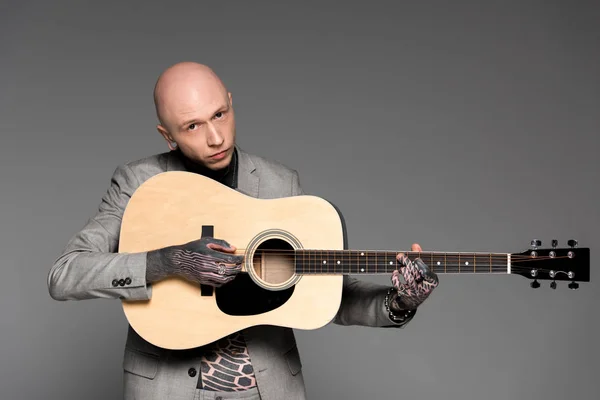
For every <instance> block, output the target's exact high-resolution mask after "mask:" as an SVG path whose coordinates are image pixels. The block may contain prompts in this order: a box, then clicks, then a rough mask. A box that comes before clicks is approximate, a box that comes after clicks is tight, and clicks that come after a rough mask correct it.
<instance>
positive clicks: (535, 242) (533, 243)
mask: <svg viewBox="0 0 600 400" xmlns="http://www.w3.org/2000/svg"><path fill="white" fill-rule="evenodd" d="M541 245H542V241H541V240H538V239H533V240H532V241H531V248H532V249H534V250H535V249H536V248H538V247H539V246H541Z"/></svg>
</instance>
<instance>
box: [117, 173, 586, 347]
mask: <svg viewBox="0 0 600 400" xmlns="http://www.w3.org/2000/svg"><path fill="white" fill-rule="evenodd" d="M201 236H213V237H216V238H220V239H224V240H226V241H227V242H229V243H230V244H232V245H234V246H236V247H237V250H236V252H237V253H239V254H244V263H243V268H242V273H240V274H238V276H237V277H236V278H235V280H233V281H232V282H230V283H228V284H225V285H223V286H221V287H219V288H213V287H210V286H204V285H197V284H195V283H191V282H190V281H187V280H185V279H180V278H168V279H165V280H162V281H160V282H156V283H154V284H153V285H152V296H151V299H150V300H144V301H131V300H123V301H122V305H123V310H124V313H125V315H126V318H127V320H128V322H129V324H130V325H131V326H132V328H133V329H134V330H135V331H136V332H137V333H138V334H139V335H140V336H141V337H143V338H144V339H145V340H147V341H148V342H150V343H152V344H154V345H156V346H159V347H163V348H167V349H189V348H194V347H198V346H202V345H205V344H208V343H211V342H214V341H215V340H218V339H220V338H222V337H225V336H227V335H229V334H231V333H234V332H236V331H239V330H242V329H245V328H248V327H251V326H255V325H276V326H285V327H291V328H295V329H306V330H309V329H317V328H320V327H322V326H324V325H326V324H327V323H329V322H330V321H331V320H332V319H333V318H334V316H335V314H336V313H337V311H338V309H339V306H340V302H341V298H342V285H343V276H344V275H346V274H352V275H365V274H386V275H390V274H391V272H392V271H393V270H394V269H396V268H398V267H399V263H398V262H397V260H396V254H397V253H398V252H400V250H398V251H381V250H375V251H370V250H349V249H348V246H347V241H346V232H345V225H344V220H343V216H342V214H341V213H340V211H339V210H338V209H337V208H336V207H335V206H334V205H332V204H331V203H330V202H328V201H327V200H325V199H323V198H320V197H317V196H312V195H301V196H293V197H285V198H276V199H257V198H254V197H251V196H248V195H245V194H243V193H241V192H238V191H236V190H234V189H231V188H229V187H226V186H224V185H222V184H220V183H218V182H216V181H214V180H212V179H209V178H206V177H204V176H201V175H198V174H193V173H189V172H184V171H170V172H163V173H159V174H157V175H155V176H153V177H151V178H149V179H148V180H146V181H145V182H144V183H143V184H142V185H140V187H139V188H138V189H137V190H136V191H135V192H134V193H133V195H132V197H131V199H130V200H129V203H128V205H127V208H126V209H125V212H124V215H123V220H122V226H121V233H120V244H119V252H121V253H135V252H143V251H148V250H152V249H157V248H161V247H165V246H170V245H174V244H182V243H186V242H189V241H192V240H195V239H198V238H199V237H201ZM540 245H541V243H540V242H539V241H537V240H534V241H533V242H532V248H531V249H529V250H527V251H523V252H519V253H482V252H477V253H472V252H471V253H464V252H418V253H417V252H411V251H404V252H405V253H406V254H407V255H408V256H409V257H411V259H414V258H415V257H421V258H422V259H423V260H424V261H425V262H426V263H427V264H428V265H429V267H430V268H432V269H433V271H434V272H436V273H437V274H463V273H464V274H517V275H521V276H524V277H527V278H529V279H531V280H532V283H531V284H532V287H539V285H540V283H539V282H538V280H551V281H552V282H551V287H552V288H556V281H570V283H569V287H570V288H572V289H575V288H577V287H578V283H577V282H589V280H590V271H589V259H590V251H589V249H587V248H579V247H577V242H576V241H574V240H570V241H569V242H568V246H569V247H565V248H557V245H558V242H557V241H553V243H552V248H540Z"/></svg>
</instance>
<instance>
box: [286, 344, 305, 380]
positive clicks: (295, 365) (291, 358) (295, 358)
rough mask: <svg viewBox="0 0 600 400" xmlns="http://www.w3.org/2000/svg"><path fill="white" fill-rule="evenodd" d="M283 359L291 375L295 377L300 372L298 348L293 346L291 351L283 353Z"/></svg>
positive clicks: (300, 362) (300, 363)
mask: <svg viewBox="0 0 600 400" xmlns="http://www.w3.org/2000/svg"><path fill="white" fill-rule="evenodd" d="M284 357H285V360H286V361H287V364H288V367H289V368H290V372H291V373H292V375H297V374H298V372H300V371H301V370H302V361H300V354H299V353H298V347H297V346H296V345H294V346H293V347H292V348H291V349H289V350H288V351H286V352H285V354H284Z"/></svg>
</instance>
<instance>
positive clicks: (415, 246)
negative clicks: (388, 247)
mask: <svg viewBox="0 0 600 400" xmlns="http://www.w3.org/2000/svg"><path fill="white" fill-rule="evenodd" d="M410 250H411V251H418V252H421V251H423V249H422V248H421V246H420V245H419V243H413V244H412V246H411V247H410Z"/></svg>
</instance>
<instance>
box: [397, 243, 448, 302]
mask: <svg viewBox="0 0 600 400" xmlns="http://www.w3.org/2000/svg"><path fill="white" fill-rule="evenodd" d="M411 251H423V250H422V249H421V246H419V245H418V244H416V243H415V244H413V245H412V248H411ZM396 258H397V259H398V261H400V263H401V265H402V266H401V267H400V271H399V270H397V269H396V270H395V271H394V272H393V273H392V284H393V285H394V287H395V288H396V289H397V290H398V294H397V295H395V296H394V299H393V300H395V301H392V302H390V308H391V310H392V311H394V312H399V311H400V310H414V309H416V308H417V307H418V306H419V305H420V304H421V303H423V302H424V301H425V299H427V297H429V295H430V294H431V292H432V291H433V289H435V288H436V287H437V286H438V284H439V280H438V277H437V275H436V274H435V273H434V272H433V271H431V270H430V269H429V267H428V266H427V265H426V264H425V263H424V262H423V260H421V259H420V258H416V259H415V260H414V261H411V260H410V259H409V258H408V257H407V256H406V255H405V254H404V253H399V254H398V255H397V257H396ZM400 274H402V277H403V278H404V282H401V281H400Z"/></svg>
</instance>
